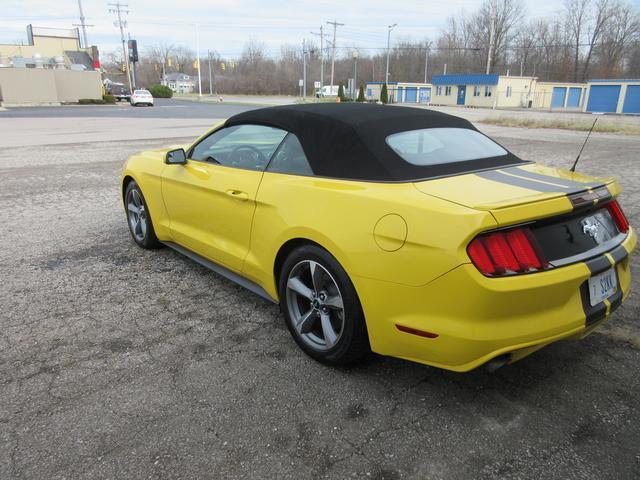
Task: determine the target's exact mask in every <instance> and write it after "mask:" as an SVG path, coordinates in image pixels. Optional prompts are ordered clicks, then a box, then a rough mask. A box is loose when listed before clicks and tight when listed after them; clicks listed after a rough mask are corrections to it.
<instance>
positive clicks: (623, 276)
mask: <svg viewBox="0 0 640 480" xmlns="http://www.w3.org/2000/svg"><path fill="white" fill-rule="evenodd" d="M121 188H122V198H123V201H124V206H125V211H126V215H127V221H128V225H129V229H130V232H131V235H132V237H133V240H134V241H135V242H136V243H137V244H138V245H139V246H140V247H143V248H155V247H158V246H161V245H167V246H169V247H171V248H173V249H175V250H176V251H178V252H180V253H182V254H184V255H186V256H188V257H190V258H191V259H193V260H195V261H196V262H198V263H200V264H202V265H204V266H206V267H209V268H211V269H212V270H214V271H216V272H218V273H219V274H221V275H223V276H226V277H227V278H229V279H231V280H233V281H235V282H238V283H239V284H241V285H243V286H245V287H247V288H248V289H249V290H251V291H253V292H255V293H257V294H259V295H261V296H262V297H264V298H266V299H268V300H270V301H272V302H275V303H279V304H280V307H281V309H282V312H283V316H284V319H285V322H286V324H287V326H288V328H289V330H290V332H291V334H292V336H293V338H294V339H295V341H296V342H297V343H298V345H299V346H300V347H301V348H302V349H303V350H304V351H305V352H306V353H307V354H309V355H310V356H311V357H313V358H315V359H317V360H320V361H323V362H327V363H332V364H342V363H348V362H352V361H355V360H358V359H360V358H362V357H363V356H365V355H366V354H367V353H368V352H369V351H370V350H373V351H374V352H377V353H380V354H383V355H391V356H395V357H400V358H404V359H407V360H412V361H416V362H421V363H425V364H429V365H433V366H436V367H440V368H445V369H450V370H456V371H467V370H470V369H473V368H475V367H478V366H480V365H483V364H488V365H489V366H490V367H491V368H497V367H498V366H502V365H504V364H506V363H511V362H514V361H516V360H519V359H521V358H523V357H525V356H526V355H529V354H530V353H532V352H534V351H536V350H538V349H539V348H541V347H543V346H545V345H548V344H550V343H552V342H555V341H558V340H561V339H569V338H573V339H579V338H582V337H584V336H586V335H587V334H589V333H591V332H592V331H593V330H594V329H596V328H598V327H599V326H600V325H602V323H603V322H604V321H605V320H606V319H607V318H609V316H610V315H611V313H612V312H613V311H614V310H615V309H616V308H617V307H618V306H619V305H620V304H621V303H622V301H623V300H624V299H625V298H626V296H627V295H628V294H629V290H630V288H631V272H630V260H629V255H630V254H631V252H632V250H633V249H634V247H635V245H636V241H637V237H636V233H635V232H634V230H633V229H632V228H631V227H630V226H629V223H628V221H627V219H626V217H625V215H624V213H623V212H622V209H621V208H620V205H619V204H618V201H617V197H618V195H619V193H620V186H619V184H618V182H617V181H616V180H615V179H614V178H596V177H591V176H587V175H583V174H580V173H574V172H572V171H568V170H561V169H558V168H550V167H545V166H543V165H540V164H537V163H533V162H530V161H525V160H522V159H520V158H518V157H517V156H516V155H514V154H513V153H511V152H509V151H508V150H506V149H505V148H504V147H502V146H501V145H499V144H497V143H496V142H494V141H493V140H491V139H490V138H489V137H487V136H485V135H484V134H482V133H481V132H479V131H478V130H477V129H476V128H475V127H474V126H473V125H472V124H471V123H469V122H468V121H467V120H464V119H461V118H458V117H454V116H451V115H446V114H444V113H439V112H436V111H430V110H425V109H419V108H396V107H389V106H382V105H366V104H334V103H331V104H329V103H324V104H307V105H289V106H279V107H271V108H262V109H257V110H251V111H247V112H244V113H240V114H238V115H235V116H233V117H231V118H230V119H228V120H227V121H225V122H223V123H221V124H219V125H217V126H215V127H214V128H213V129H212V130H211V131H209V132H207V133H206V134H204V135H203V136H202V137H200V138H198V139H197V140H196V141H195V142H194V143H193V144H191V145H187V146H186V147H184V148H176V147H172V148H167V149H163V150H156V151H151V152H144V153H141V154H138V155H133V156H132V157H130V158H129V159H128V160H127V162H126V164H125V166H124V172H123V175H122V184H121ZM168 288H170V287H168ZM182 288H186V289H188V288H189V287H188V286H187V285H183V286H182ZM185 301H189V299H188V298H185ZM237 321H238V322H242V321H243V319H242V318H240V317H239V318H238V319H237ZM274 334H277V330H274Z"/></svg>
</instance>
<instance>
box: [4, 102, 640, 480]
mask: <svg viewBox="0 0 640 480" xmlns="http://www.w3.org/2000/svg"><path fill="white" fill-rule="evenodd" d="M162 107H166V108H162ZM243 108H248V107H241V106H230V105H215V104H214V105H207V106H200V105H198V106H195V107H194V106H189V105H186V106H183V104H182V103H180V102H175V103H171V102H167V103H166V104H164V103H163V104H162V105H161V106H158V107H154V109H142V108H140V109H135V110H134V111H133V113H131V112H132V111H131V110H130V109H128V108H126V107H124V106H122V107H87V108H86V109H84V108H81V107H59V108H49V109H45V111H44V112H42V111H41V110H38V109H32V110H31V113H29V110H28V109H21V110H17V111H16V110H13V111H8V112H0V147H2V148H0V224H1V225H2V239H3V248H2V249H1V250H0V265H1V270H2V282H1V286H0V312H1V313H0V479H14V478H15V479H45V478H46V479H63V478H64V479H76V478H83V479H84V478H91V479H92V478H112V479H134V478H135V479H137V478H189V479H191V478H192V479H201V478H212V479H219V478H282V479H286V478H291V479H301V478H338V479H345V478H371V479H378V480H381V479H400V478H418V479H471V478H479V479H525V478H538V479H547V478H549V479H550V478H563V479H635V478H639V477H640V375H638V372H639V371H640V325H639V324H638V317H639V316H640V286H639V285H638V280H637V275H638V271H639V269H638V255H637V254H636V255H635V256H634V257H633V267H634V269H635V273H636V279H635V280H634V285H633V288H634V290H633V292H632V293H631V294H630V296H629V298H628V300H627V302H626V303H625V305H623V306H622V307H621V308H620V309H619V310H617V311H616V312H615V314H614V315H613V316H612V318H611V319H610V321H609V322H608V324H607V325H606V326H605V327H604V328H603V329H601V330H600V331H598V332H596V333H594V334H593V335H591V336H590V337H588V338H587V339H585V340H583V341H581V342H563V343H557V344H554V345H552V346H549V347H547V348H546V349H543V350H541V351H539V352H537V353H535V354H534V355H532V356H530V357H528V358H526V359H524V360H523V361H521V362H519V363H516V364H514V365H511V366H508V367H505V368H502V369H500V370H498V371H497V372H495V373H493V374H491V373H488V372H486V371H485V370H482V369H479V370H477V371H473V372H470V373H466V374H456V373H451V372H445V371H441V370H438V369H435V368H430V367H426V366H422V365H417V364H412V363H408V362H405V361H401V360H396V359H392V358H383V357H372V358H371V359H370V360H368V361H367V362H365V363H363V364H361V365H358V366H355V367H352V368H349V369H336V368H328V367H326V366H323V365H320V364H318V363H316V362H314V361H312V360H311V359H309V358H308V357H306V356H305V355H304V354H303V353H302V352H301V351H300V350H299V349H298V348H297V347H296V345H295V344H294V342H293V340H292V339H291V338H290V336H289V333H288V332H287V330H286V328H285V326H284V323H283V320H282V317H281V315H280V313H279V311H278V308H277V307H275V306H273V305H271V304H268V303H266V302H265V301H263V300H261V299H260V298H259V297H257V296H255V295H253V294H251V293H249V292H247V291H245V290H243V289H241V288H240V287H237V286H236V285H234V284H232V283H230V282H228V281H226V280H223V279H221V278H220V277H218V276H217V275H215V274H213V273H211V272H209V271H207V270H205V269H204V268H202V267H200V266H198V265H196V264H194V263H192V262H191V261H189V260H187V259H185V258H183V257H181V256H179V255H178V254H176V253H174V252H173V251H170V250H169V249H162V250H158V251H143V250H141V249H139V248H137V247H136V246H135V245H134V243H133V241H132V240H131V239H130V237H129V232H128V230H127V225H126V221H125V216H124V212H123V210H122V207H121V205H120V199H119V188H118V176H119V171H120V168H121V165H122V163H123V162H124V160H125V158H126V157H127V156H128V155H130V154H132V153H134V152H136V151H138V150H141V149H149V148H155V147H159V146H163V145H166V144H173V143H185V142H187V141H188V140H189V139H192V138H193V137H195V135H196V134H197V133H199V132H200V133H201V132H203V131H204V129H205V128H206V125H209V124H211V123H213V122H214V121H215V119H219V118H224V117H225V116H227V115H230V114H233V113H235V111H240V109H243ZM103 110H106V111H107V113H104V111H103ZM190 111H191V113H190ZM151 112H153V113H151ZM157 112H160V113H157ZM147 115H149V116H147ZM158 115H159V116H158ZM480 128H481V130H483V131H485V132H486V133H488V134H489V135H491V136H493V137H494V138H496V139H497V140H498V141H499V142H501V143H502V144H504V145H505V146H507V147H509V148H510V149H512V150H513V151H514V152H515V153H516V154H519V155H520V156H522V157H524V158H527V159H531V160H537V161H542V162H545V163H548V164H551V165H556V166H564V167H567V166H569V165H571V163H572V161H573V159H574V158H575V155H576V154H577V151H578V150H579V147H580V144H581V141H582V139H583V138H584V133H576V132H569V131H557V130H526V129H517V128H508V127H497V126H480ZM78 132H79V133H78ZM114 132H115V133H114ZM154 132H161V133H159V134H154ZM114 137H115V138H114ZM639 162H640V138H638V137H637V136H635V137H634V136H624V135H611V134H594V135H593V136H592V139H591V141H590V145H589V146H588V147H587V149H586V150H585V153H584V154H583V157H582V160H581V165H580V167H579V169H580V170H581V171H584V172H586V173H591V174H596V175H616V176H618V177H619V178H620V181H621V183H622V186H623V187H624V190H625V191H624V194H623V196H622V197H621V203H622V205H623V207H624V208H625V210H626V213H627V215H628V217H629V218H630V221H631V223H632V225H634V226H635V227H636V228H637V227H638V225H640V164H639ZM463 296H464V292H461V300H463Z"/></svg>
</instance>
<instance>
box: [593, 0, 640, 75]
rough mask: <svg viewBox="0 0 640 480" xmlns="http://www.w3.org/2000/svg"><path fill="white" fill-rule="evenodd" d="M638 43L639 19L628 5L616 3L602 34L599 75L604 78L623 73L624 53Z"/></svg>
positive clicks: (639, 39)
mask: <svg viewBox="0 0 640 480" xmlns="http://www.w3.org/2000/svg"><path fill="white" fill-rule="evenodd" d="M639 41H640V17H639V15H638V12H637V11H636V10H635V9H634V8H633V7H632V6H631V5H629V4H624V3H621V2H616V3H614V4H613V5H612V7H611V13H610V21H609V22H607V28H606V29H604V32H603V34H602V49H601V52H600V60H601V62H600V65H601V70H600V72H601V74H602V75H603V76H604V77H608V76H618V75H621V74H623V73H624V70H625V65H624V58H625V53H627V51H628V50H629V48H630V46H631V45H632V44H634V43H637V42H639Z"/></svg>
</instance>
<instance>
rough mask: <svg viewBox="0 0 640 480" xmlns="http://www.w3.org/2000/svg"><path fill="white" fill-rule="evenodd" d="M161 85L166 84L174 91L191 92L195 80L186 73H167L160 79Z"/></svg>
mask: <svg viewBox="0 0 640 480" xmlns="http://www.w3.org/2000/svg"><path fill="white" fill-rule="evenodd" d="M161 83H162V85H166V86H167V87H169V88H170V89H171V90H173V91H174V92H175V93H191V92H193V90H194V89H195V86H196V82H195V80H194V78H193V77H192V76H191V75H187V74H186V73H178V72H174V73H168V74H167V75H165V77H164V79H163V80H162V82H161Z"/></svg>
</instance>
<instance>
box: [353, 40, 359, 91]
mask: <svg viewBox="0 0 640 480" xmlns="http://www.w3.org/2000/svg"><path fill="white" fill-rule="evenodd" d="M358 56H359V55H358V50H354V51H353V63H354V65H353V100H354V101H355V100H356V98H358V93H357V92H358V90H359V89H358Z"/></svg>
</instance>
